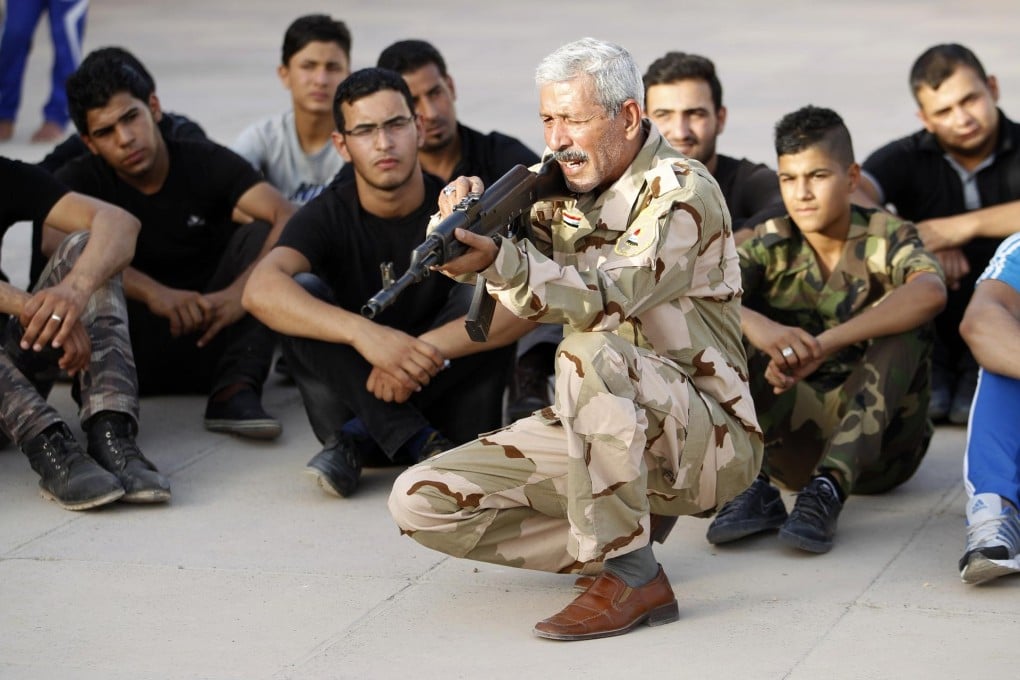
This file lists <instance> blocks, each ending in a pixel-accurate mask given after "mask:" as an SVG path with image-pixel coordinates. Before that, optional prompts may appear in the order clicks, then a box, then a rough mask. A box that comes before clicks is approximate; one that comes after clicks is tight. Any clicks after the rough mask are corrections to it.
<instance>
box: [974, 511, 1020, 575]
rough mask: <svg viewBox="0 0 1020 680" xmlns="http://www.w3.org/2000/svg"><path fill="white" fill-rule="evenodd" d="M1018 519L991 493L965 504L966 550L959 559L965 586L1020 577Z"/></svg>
mask: <svg viewBox="0 0 1020 680" xmlns="http://www.w3.org/2000/svg"><path fill="white" fill-rule="evenodd" d="M1018 555H1020V517H1018V516H1017V512H1016V510H1015V509H1013V506H1012V505H1010V504H1008V503H1004V502H1003V500H1002V499H1001V498H1000V497H999V496H998V495H996V494H994V493H981V494H977V495H975V496H974V497H973V498H971V499H970V500H969V501H968V502H967V549H966V552H964V553H963V557H961V558H960V578H961V579H962V580H963V582H964V583H984V582H985V581H990V580H992V579H994V578H998V577H999V576H1005V575H1006V574H1014V573H1020V559H1018Z"/></svg>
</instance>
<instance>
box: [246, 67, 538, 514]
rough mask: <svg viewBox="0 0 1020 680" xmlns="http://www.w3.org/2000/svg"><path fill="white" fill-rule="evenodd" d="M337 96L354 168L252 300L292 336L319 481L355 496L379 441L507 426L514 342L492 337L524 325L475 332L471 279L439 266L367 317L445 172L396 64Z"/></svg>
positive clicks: (413, 454)
mask: <svg viewBox="0 0 1020 680" xmlns="http://www.w3.org/2000/svg"><path fill="white" fill-rule="evenodd" d="M333 106H334V115H335V116H336V127H337V130H338V132H336V133H334V135H333V143H334V145H335V146H336V150H337V152H339V153H340V154H342V155H343V157H344V159H345V160H346V161H347V162H348V163H349V164H350V166H352V167H353V172H354V181H337V182H334V183H333V184H332V185H330V186H329V188H328V189H326V191H324V192H323V193H322V194H320V195H319V196H318V197H316V198H315V199H313V200H312V201H311V202H309V203H308V204H307V205H305V206H304V207H303V208H302V209H301V210H300V211H298V213H297V214H296V215H294V218H293V219H292V220H291V221H290V223H289V224H288V225H287V228H286V229H285V230H284V233H283V235H282V236H281V238H280V242H279V243H278V244H277V247H276V248H274V249H273V250H272V252H270V253H269V254H268V255H267V256H266V257H265V259H263V260H262V262H260V263H259V264H258V266H256V267H255V271H254V272H252V276H251V279H250V281H249V282H248V286H247V287H246V289H245V297H244V304H245V307H246V308H247V309H248V310H250V311H251V313H252V314H254V315H255V316H256V317H258V318H259V319H261V320H262V321H263V322H265V323H266V324H267V325H268V326H269V327H271V328H272V329H273V330H276V331H278V332H279V333H281V334H283V335H284V338H283V356H284V358H285V359H286V360H287V365H288V366H289V367H290V368H291V371H292V372H293V376H294V380H295V381H296V382H297V385H298V388H299V389H300V391H301V394H302V396H303V397H304V402H305V408H306V410H307V411H308V419H309V420H310V421H311V424H312V428H313V430H314V431H315V434H316V436H317V437H318V438H319V441H321V442H323V444H324V448H323V450H322V451H321V452H320V453H319V454H317V455H316V456H315V457H314V458H312V460H311V461H310V462H309V463H308V471H309V472H310V473H311V474H314V475H315V476H316V478H317V480H318V483H319V485H320V486H321V487H322V488H323V490H325V491H327V492H329V493H331V494H334V495H338V496H348V495H350V494H351V493H353V492H354V490H355V489H356V488H357V486H358V482H359V480H360V477H361V469H362V465H363V463H364V462H365V460H366V459H370V458H371V457H372V454H373V452H379V451H381V452H382V454H385V456H386V457H387V458H389V459H391V460H397V459H399V460H402V461H404V462H417V461H419V460H421V459H423V458H426V457H428V456H429V455H431V454H434V453H438V452H439V451H442V450H443V449H445V448H449V447H450V445H451V444H450V441H449V440H452V441H454V442H462V441H465V440H467V439H471V438H473V437H475V436H476V435H477V434H478V432H484V431H487V430H491V429H495V428H497V427H499V425H500V423H501V406H502V394H503V389H504V387H505V385H506V375H507V371H508V370H509V362H510V357H511V353H512V348H510V347H505V348H502V349H498V350H493V351H483V350H487V349H491V348H492V347H496V346H499V345H501V344H505V343H510V342H513V341H514V340H515V339H516V336H513V337H500V336H499V335H498V334H496V333H494V334H493V337H491V338H490V341H489V342H488V343H486V344H482V343H475V342H472V341H471V340H470V339H469V338H468V336H467V332H466V331H465V329H464V314H465V313H466V311H467V308H468V303H469V301H470V297H471V292H472V288H471V287H470V286H466V285H463V284H458V283H456V282H453V281H450V280H449V279H447V278H446V277H444V276H440V275H438V274H437V275H434V276H429V277H427V278H426V279H425V280H423V281H422V282H421V283H419V284H417V285H415V286H412V287H411V288H409V289H408V290H406V291H405V292H404V293H403V294H402V295H401V296H400V297H399V298H397V300H396V302H395V303H394V304H393V306H392V307H390V308H389V309H386V310H384V311H382V312H381V313H380V314H378V315H377V316H376V317H375V319H373V320H369V319H366V318H364V317H362V316H361V314H360V313H359V310H360V309H361V307H362V306H363V305H364V304H365V302H367V301H368V299H369V298H371V297H372V296H373V295H374V294H375V293H377V292H378V291H379V290H380V289H381V288H382V287H383V285H384V284H383V279H382V275H381V273H380V264H381V263H383V262H393V264H394V271H395V273H396V274H397V275H400V274H402V273H403V272H404V271H405V270H406V269H407V266H408V264H409V261H410V255H411V251H412V250H413V249H414V247H415V246H417V245H418V244H420V243H421V242H422V241H423V240H424V239H425V228H426V226H427V225H428V222H429V215H430V214H431V213H432V210H433V208H434V206H435V205H436V201H437V198H438V196H439V192H440V189H441V188H442V183H441V182H440V181H439V179H438V178H436V177H433V176H432V175H427V174H425V173H423V172H422V171H421V165H420V164H419V160H418V147H419V145H420V143H421V135H422V129H421V121H420V119H418V118H416V117H415V115H414V109H413V104H412V101H411V95H410V92H409V91H408V89H407V85H406V84H405V83H404V81H403V79H401V77H400V75H399V74H397V73H395V72H393V71H388V70H386V69H378V68H371V69H363V70H361V71H358V72H356V73H354V74H352V75H351V76H350V77H348V78H347V79H346V80H344V82H343V83H341V84H340V87H339V88H338V89H337V92H336V98H335V101H334V105H333ZM295 277H298V278H297V280H295ZM527 327H529V328H530V324H529V325H527ZM447 360H449V367H448V368H444V367H445V366H446V362H447ZM377 457H378V456H377Z"/></svg>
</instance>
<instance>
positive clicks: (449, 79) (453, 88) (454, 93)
mask: <svg viewBox="0 0 1020 680" xmlns="http://www.w3.org/2000/svg"><path fill="white" fill-rule="evenodd" d="M443 79H444V80H446V86H447V87H448V88H450V99H452V100H453V101H457V86H456V85H454V84H453V76H451V75H449V74H447V75H445V76H443Z"/></svg>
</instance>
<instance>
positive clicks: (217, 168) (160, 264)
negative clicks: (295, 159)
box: [57, 139, 262, 290]
mask: <svg viewBox="0 0 1020 680" xmlns="http://www.w3.org/2000/svg"><path fill="white" fill-rule="evenodd" d="M166 146H167V150H168V152H169V154H170V170H169V173H168V175H167V178H166V181H165V182H164V183H163V186H162V187H160V189H159V191H157V192H156V193H154V194H143V193H141V192H140V191H138V190H137V189H135V188H134V187H132V186H130V185H129V184H127V183H126V182H124V181H123V180H121V179H120V178H119V177H118V176H117V174H116V173H115V172H114V170H113V169H112V168H111V167H110V166H109V165H107V163H106V162H105V161H103V160H102V159H101V158H100V157H99V156H87V157H83V158H78V159H75V160H73V161H71V162H70V163H68V164H67V165H65V166H64V167H63V168H61V169H60V170H59V171H58V172H57V178H58V179H60V180H62V181H64V182H65V183H66V184H67V185H68V186H69V187H70V188H72V189H74V190H75V191H80V192H81V193H84V194H88V195H90V196H95V197H96V198H99V199H102V200H104V201H107V202H108V203H113V204H114V205H117V206H120V207H121V208H124V209H125V210H127V211H128V212H130V213H131V214H133V215H134V216H135V217H137V218H138V220H139V221H140V222H141V223H142V229H141V232H139V235H138V244H137V246H136V248H135V258H134V260H133V261H132V262H131V264H132V266H133V267H135V268H136V269H138V270H139V271H142V272H144V273H145V274H148V275H149V276H151V277H152V278H154V279H156V280H157V281H159V282H160V283H163V284H164V285H167V286H171V287H174V288H180V289H183V290H202V289H203V288H204V287H205V285H206V283H207V282H208V281H209V279H210V278H211V277H212V275H213V273H214V272H215V271H216V267H217V264H218V263H219V260H220V258H221V257H222V256H223V252H224V250H225V249H226V246H227V243H228V241H229V240H230V237H231V236H232V235H233V233H234V230H235V229H236V228H237V224H236V223H234V222H233V220H232V219H231V215H232V212H233V210H234V207H235V206H236V205H237V201H238V200H239V199H240V198H241V196H242V195H244V193H245V192H246V191H248V190H249V189H250V188H251V187H253V186H254V185H255V184H257V183H259V182H260V181H262V180H261V178H260V177H259V174H258V172H256V171H255V170H254V169H253V168H252V167H251V165H250V164H249V163H248V162H247V161H246V160H244V159H243V158H241V157H240V156H238V155H237V154H236V153H234V152H233V151H231V150H230V149H228V148H226V147H224V146H220V145H219V144H215V143H213V142H209V141H183V140H173V139H167V140H166Z"/></svg>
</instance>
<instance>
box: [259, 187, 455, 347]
mask: <svg viewBox="0 0 1020 680" xmlns="http://www.w3.org/2000/svg"><path fill="white" fill-rule="evenodd" d="M442 186H443V183H442V182H441V181H440V180H439V178H437V177H434V176H432V175H429V174H426V175H425V200H424V201H423V202H422V204H421V205H420V206H418V208H417V209H416V210H415V211H414V212H412V213H411V214H409V215H406V216H404V217H401V218H397V219H383V218H380V217H376V216H375V215H370V214H369V213H367V212H365V211H364V210H362V208H361V204H360V202H359V201H358V195H357V185H356V184H355V183H354V182H343V181H340V180H339V179H338V180H336V181H334V182H333V183H332V184H331V185H330V186H329V187H327V188H326V190H325V191H323V192H322V193H321V194H319V195H318V196H316V197H315V198H313V199H312V200H311V201H309V202H308V203H307V204H306V205H304V206H303V207H302V208H301V209H300V210H298V212H297V213H295V214H294V216H293V217H291V219H290V221H289V222H287V226H286V227H285V228H284V230H283V234H282V235H281V236H280V240H279V242H278V243H277V247H281V246H286V247H288V248H293V249H294V250H297V251H298V252H300V253H301V254H302V255H304V256H305V258H307V259H308V261H309V262H310V263H311V266H312V273H313V274H315V275H316V276H318V277H320V278H321V279H323V280H324V281H325V282H326V283H327V284H328V285H329V286H330V288H332V289H333V293H334V295H335V296H336V299H337V303H338V304H339V306H340V307H342V308H343V309H346V310H348V311H351V312H355V313H360V312H361V308H362V306H363V305H364V304H365V303H366V302H367V301H368V300H369V298H371V297H372V296H373V295H375V294H376V293H378V292H379V290H380V289H381V288H382V287H383V282H382V274H381V272H380V269H379V265H380V264H381V263H383V262H392V263H393V270H394V276H395V278H396V277H399V276H400V275H401V274H403V273H404V272H405V271H407V267H408V265H409V264H410V261H411V251H412V250H413V249H414V248H415V247H416V246H418V245H419V244H420V243H421V242H422V241H424V240H425V228H426V227H427V226H428V221H429V217H430V215H431V214H432V213H434V212H435V210H436V203H437V201H438V200H439V191H440V189H442ZM456 285H460V284H457V283H456V282H455V281H453V280H452V279H450V278H448V277H446V276H443V275H442V274H438V273H435V274H432V275H431V276H428V277H426V278H425V279H424V280H423V281H422V282H421V283H418V284H415V285H413V286H411V287H410V288H408V289H407V290H405V291H404V292H403V293H402V294H401V295H400V297H398V298H397V301H396V302H395V303H394V304H393V306H391V307H389V308H388V309H385V310H383V311H382V312H380V314H379V315H378V316H377V317H376V318H375V321H377V322H379V323H381V324H384V325H386V326H390V327H393V328H398V329H400V330H402V331H404V332H406V333H408V334H411V335H419V334H420V333H423V332H425V331H426V330H428V329H429V328H430V327H431V326H432V324H433V321H434V320H435V318H436V316H437V314H438V313H439V311H440V309H442V307H443V305H444V304H445V303H446V299H447V297H448V296H449V294H450V291H451V290H452V289H453V287H454V286H456Z"/></svg>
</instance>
